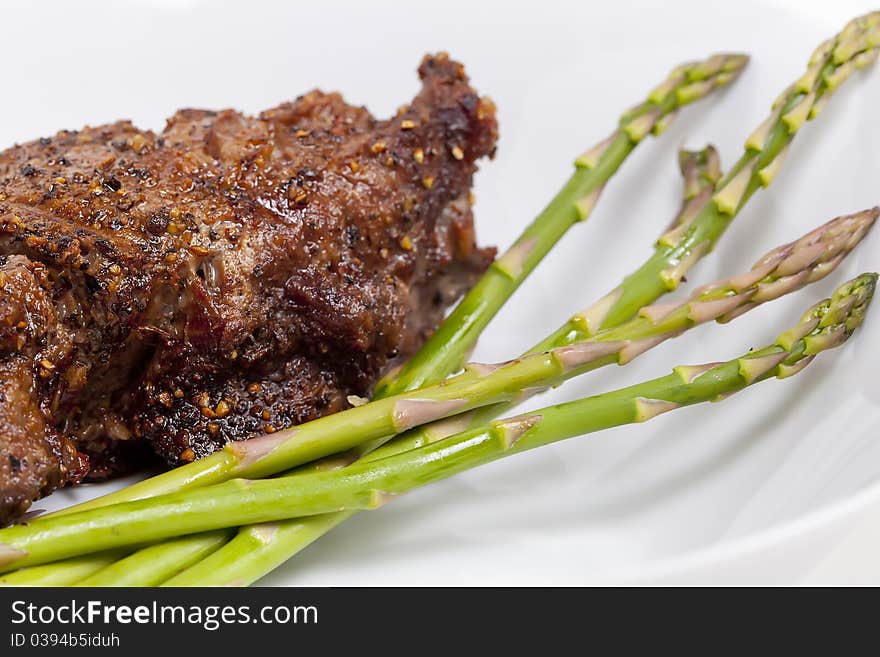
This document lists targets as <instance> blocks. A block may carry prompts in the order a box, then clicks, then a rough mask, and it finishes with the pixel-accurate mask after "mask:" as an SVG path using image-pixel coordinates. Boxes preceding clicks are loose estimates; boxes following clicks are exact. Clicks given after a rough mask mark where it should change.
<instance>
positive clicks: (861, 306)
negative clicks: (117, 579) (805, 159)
mask: <svg viewBox="0 0 880 657" xmlns="http://www.w3.org/2000/svg"><path fill="white" fill-rule="evenodd" d="M876 281H877V275H876V274H863V275H861V276H859V277H858V278H856V279H853V280H852V281H849V282H848V283H846V284H845V285H843V286H841V287H840V288H838V289H837V290H836V291H835V293H834V295H833V296H832V297H831V298H830V299H826V300H824V301H822V302H820V303H818V304H816V305H815V306H813V307H812V308H811V309H810V310H809V311H808V312H807V313H806V314H804V315H803V317H802V318H801V320H800V321H799V322H798V323H797V324H796V325H795V326H794V327H792V328H791V329H789V330H788V331H786V332H784V333H782V334H781V335H779V337H778V338H777V339H776V341H775V343H774V344H772V345H770V346H768V347H765V348H763V349H759V350H757V351H750V352H749V353H747V354H746V355H744V356H741V357H739V358H736V359H734V360H730V361H727V362H724V363H709V364H706V365H697V366H688V367H676V368H674V369H673V372H672V373H671V374H669V375H667V376H663V377H660V378H657V379H653V380H651V381H647V382H645V383H641V384H637V385H634V386H629V387H627V388H623V389H620V390H617V391H614V392H610V393H606V394H603V395H597V396H594V397H588V398H586V399H581V400H579V401H575V402H569V403H567V404H559V405H556V406H551V407H548V408H544V409H541V410H538V411H534V412H532V413H529V414H526V415H520V416H517V417H512V418H509V419H506V420H499V421H495V422H492V423H491V424H490V425H487V426H484V427H478V428H476V429H471V430H468V431H465V432H463V433H460V434H455V435H453V436H450V437H448V438H445V439H442V440H440V441H438V442H436V443H432V444H429V445H426V446H424V447H422V448H419V449H414V450H410V451H407V452H403V453H402V454H398V455H396V456H391V457H388V458H386V459H382V460H379V461H374V462H372V463H364V462H359V463H357V464H354V465H352V466H350V467H348V468H343V469H340V470H336V471H328V472H316V473H312V474H308V475H301V476H292V477H280V478H275V479H265V480H248V479H235V480H232V481H228V482H225V483H222V484H217V485H214V486H208V487H204V488H200V489H198V490H195V491H182V492H178V493H172V494H168V495H162V496H159V497H155V498H152V499H147V500H136V501H133V502H124V503H121V504H118V505H114V506H110V507H103V508H98V509H93V510H89V511H84V512H81V513H76V514H71V515H67V516H56V517H53V518H47V519H46V520H44V521H43V522H41V523H34V524H32V525H29V526H21V525H19V526H15V527H9V528H7V529H3V530H0V563H4V564H5V567H7V568H8V567H9V566H10V565H11V564H16V565H35V564H40V563H45V562H47V561H51V560H53V559H57V558H61V557H69V556H75V555H77V554H82V553H84V552H89V551H93V550H101V549H110V548H116V547H122V546H126V545H134V544H142V543H144V542H149V541H157V540H161V539H163V538H168V537H170V536H175V535H180V534H183V533H190V532H198V531H208V530H213V529H219V528H222V527H231V526H236V525H241V524H245V523H255V522H263V523H267V522H272V521H277V520H283V519H285V518H294V517H300V516H308V515H319V514H327V513H333V512H336V511H340V510H342V511H354V510H367V509H375V508H378V507H381V506H382V505H384V504H386V503H387V502H389V501H390V500H392V499H393V498H394V497H395V496H397V495H400V494H402V493H405V492H407V491H409V490H411V489H413V488H416V487H418V486H422V485H425V484H427V483H431V482H433V481H437V480H439V479H443V478H445V477H449V476H451V475H453V474H456V473H458V472H462V471H464V470H467V469H470V468H473V467H476V466H478V465H482V464H484V463H489V462H491V461H494V460H496V459H499V458H502V457H504V456H507V455H509V454H513V453H517V452H522V451H526V450H529V449H534V448H536V447H540V446H542V445H546V444H548V443H551V442H556V441H559V440H563V439H565V438H570V437H573V436H577V435H583V434H586V433H591V432H594V431H600V430H602V429H606V428H609V427H614V426H619V425H622V424H628V423H633V422H644V421H646V420H649V419H651V418H653V417H656V416H657V415H660V414H662V413H665V412H668V411H671V410H674V409H677V408H680V407H682V406H688V405H691V404H696V403H700V402H704V401H717V400H720V399H724V398H725V397H727V396H729V395H730V394H732V393H734V392H736V391H738V390H741V389H743V388H745V387H747V386H749V385H751V384H753V383H756V382H758V381H762V380H764V379H767V378H769V377H773V376H776V377H779V378H785V377H788V376H792V375H793V374H796V373H797V372H799V371H800V370H802V369H803V368H804V367H806V366H807V365H808V364H809V363H810V361H812V360H813V358H814V357H815V356H816V355H817V354H818V353H820V352H822V351H824V350H826V349H831V348H833V347H837V346H839V345H840V344H842V343H843V342H845V341H846V340H847V339H848V338H849V336H850V335H851V334H852V333H853V331H855V329H856V328H857V327H858V326H859V325H860V324H861V323H862V321H863V319H864V315H865V312H866V310H867V306H868V304H869V302H870V300H871V297H872V295H873V291H874V287H875V285H876ZM120 518H124V519H125V521H124V523H122V524H121V523H120Z"/></svg>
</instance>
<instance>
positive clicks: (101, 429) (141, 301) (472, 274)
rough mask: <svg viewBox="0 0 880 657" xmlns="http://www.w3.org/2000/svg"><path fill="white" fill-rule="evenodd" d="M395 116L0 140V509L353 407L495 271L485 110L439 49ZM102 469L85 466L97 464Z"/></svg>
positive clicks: (282, 112)
mask: <svg viewBox="0 0 880 657" xmlns="http://www.w3.org/2000/svg"><path fill="white" fill-rule="evenodd" d="M419 74H420V76H421V78H422V88H421V91H420V92H419V93H418V94H417V96H416V97H415V99H414V100H413V101H412V102H411V104H409V105H408V106H405V107H402V108H401V109H400V110H399V111H398V113H397V115H396V116H394V117H393V118H391V119H388V120H378V119H376V118H374V117H373V116H372V115H371V114H370V113H369V112H368V111H367V110H366V109H364V108H360V107H353V106H351V105H348V104H346V103H345V102H344V101H343V100H342V98H341V97H340V96H339V95H338V94H325V93H322V92H319V91H313V92H311V93H308V94H306V95H305V96H302V97H300V98H298V99H297V100H295V101H293V102H290V103H284V104H282V105H280V106H278V107H276V108H274V109H271V110H267V111H265V112H263V113H262V114H260V115H259V116H256V117H251V116H245V115H243V114H241V113H239V112H236V111H232V110H225V111H220V112H213V111H204V110H181V111H179V112H178V113H177V114H175V115H174V116H173V117H172V118H171V119H169V121H168V125H167V126H166V128H165V130H164V131H163V132H162V133H161V134H154V133H152V132H150V131H142V130H138V129H137V128H135V127H134V126H133V125H131V124H130V123H128V122H118V123H114V124H111V125H106V126H101V127H97V128H86V129H84V130H82V131H79V132H71V131H64V132H60V133H58V134H57V135H55V136H54V137H51V138H46V139H41V140H39V141H36V142H31V143H28V144H24V145H21V146H15V147H13V148H11V149H8V150H6V151H4V152H2V153H0V295H2V296H0V432H2V433H0V447H2V458H0V522H2V521H5V520H9V519H10V518H11V517H13V516H14V515H15V514H17V513H19V512H21V511H22V510H23V509H25V508H26V507H27V506H28V504H29V502H30V501H31V500H32V499H34V498H36V497H38V496H39V495H42V494H46V493H47V492H49V491H51V490H52V489H53V488H55V487H58V486H60V485H64V484H66V483H74V482H76V481H79V480H80V479H82V478H83V477H84V476H87V477H91V478H93V479H94V478H104V477H108V476H111V475H113V474H116V473H119V472H122V471H124V470H126V469H128V468H130V467H132V465H133V464H135V465H137V464H138V463H142V461H143V458H144V456H143V447H144V446H145V445H146V446H149V447H151V448H152V450H154V451H155V452H156V453H157V454H159V455H160V456H161V457H162V458H163V459H164V460H165V462H167V463H168V464H169V465H171V466H174V465H178V464H180V463H184V462H187V461H191V460H193V459H195V458H199V457H201V456H204V455H206V454H209V453H210V452H212V451H214V450H216V449H218V448H219V447H221V446H222V445H223V444H224V443H225V442H227V441H232V440H242V439H247V438H250V437H253V436H256V435H261V434H263V433H266V432H269V433H271V432H273V431H275V430H278V429H281V428H283V427H286V426H289V425H291V424H297V423H301V422H304V421H307V420H310V419H313V418H315V417H319V416H321V415H324V414H327V413H331V412H334V411H337V410H340V409H342V408H344V407H346V405H347V401H346V399H347V397H348V396H350V395H366V394H368V392H369V389H370V387H371V386H372V384H373V383H374V382H375V381H376V379H377V378H378V377H379V376H380V375H381V374H382V373H383V372H384V371H386V370H387V369H388V368H389V366H391V365H392V364H393V363H394V362H395V361H397V360H399V359H400V358H402V357H405V356H406V355H409V354H411V353H412V352H413V351H414V350H415V349H417V348H418V346H419V345H420V344H421V343H422V342H423V341H424V339H425V338H426V337H427V336H428V335H429V334H430V332H431V331H432V330H433V329H434V328H435V327H436V325H437V324H438V323H439V321H440V319H441V318H442V315H443V313H444V311H445V310H446V308H447V307H448V306H449V305H450V303H451V302H453V301H454V300H455V299H456V298H457V297H458V296H459V295H460V294H461V293H462V292H463V291H464V290H465V289H467V287H469V286H470V285H471V284H472V283H473V282H474V280H475V278H476V277H477V276H478V275H479V274H480V273H481V272H482V271H483V270H484V269H485V268H486V267H487V266H488V264H489V262H491V259H492V256H493V255H494V251H493V250H491V249H482V248H478V247H477V246H476V242H475V237H474V229H473V217H472V214H471V201H470V187H471V183H472V177H473V174H474V172H475V170H476V165H475V162H476V160H478V159H479V158H481V157H484V156H487V155H491V154H492V153H493V151H494V148H495V141H496V138H497V124H496V120H495V114H494V107H493V105H492V104H491V102H490V101H488V100H486V99H484V98H480V97H479V96H478V95H477V94H476V92H475V91H474V90H473V89H472V88H471V87H470V86H469V83H468V79H467V77H466V76H465V74H464V70H463V68H462V66H461V65H460V64H458V63H456V62H454V61H452V60H451V59H449V58H448V57H447V56H446V55H437V56H433V57H426V58H425V59H424V61H423V62H422V64H421V67H420V68H419ZM87 470H88V474H87V473H86V471H87Z"/></svg>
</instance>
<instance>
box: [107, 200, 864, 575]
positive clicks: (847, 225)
mask: <svg viewBox="0 0 880 657" xmlns="http://www.w3.org/2000/svg"><path fill="white" fill-rule="evenodd" d="M878 215H880V209H878V208H872V209H869V210H864V211H862V212H859V213H856V214H853V215H846V216H842V217H838V218H836V219H833V220H831V221H829V222H827V223H826V224H824V225H822V226H820V227H818V228H816V229H815V230H812V231H810V232H809V233H807V234H806V235H804V236H803V237H801V238H800V239H798V240H795V241H794V242H791V243H789V244H784V245H782V246H780V247H777V248H775V249H773V250H772V251H770V252H769V253H767V254H766V255H765V256H763V257H762V258H761V259H760V260H758V262H756V263H755V265H754V266H753V267H752V269H751V270H749V271H748V272H746V273H744V274H740V275H738V276H733V277H730V278H725V279H722V280H720V281H717V282H715V283H711V284H709V285H704V286H703V287H701V288H699V289H697V290H696V291H695V292H694V293H693V294H692V295H691V296H690V297H689V298H687V299H685V300H684V301H679V302H673V303H670V304H663V305H655V306H646V307H645V308H643V309H642V311H641V312H640V313H639V315H638V316H636V317H634V318H633V319H631V320H630V321H628V322H625V323H623V324H622V325H621V326H619V327H617V328H614V329H605V330H603V331H600V332H599V333H597V334H596V335H594V336H593V337H592V338H582V339H581V341H580V342H574V343H573V345H574V346H575V347H576V348H578V349H581V350H583V351H585V353H586V354H587V355H586V357H585V358H586V361H585V362H584V363H583V364H582V365H581V369H583V370H584V371H586V370H587V369H593V368H594V367H599V366H601V365H606V364H610V363H615V362H616V363H621V364H624V363H626V362H629V360H631V359H632V358H634V357H635V356H637V355H639V354H640V353H642V352H643V351H645V350H646V349H650V348H652V347H654V346H656V345H658V344H660V343H661V342H663V341H664V340H666V339H668V338H670V337H674V336H677V335H679V334H680V333H682V332H683V331H685V330H687V329H688V328H691V327H693V326H697V325H699V324H702V323H705V322H707V321H710V320H713V319H714V320H717V321H721V322H724V321H729V320H730V319H732V318H733V317H736V316H739V315H741V314H743V313H745V312H748V311H749V310H751V309H752V308H755V307H756V306H758V305H759V304H761V303H764V302H766V301H770V300H772V299H775V298H777V297H779V296H782V295H783V294H787V293H789V292H792V291H795V290H797V289H799V288H801V287H803V286H804V285H807V284H809V283H812V282H814V281H817V280H820V279H821V278H824V277H825V276H827V275H828V274H829V273H831V272H832V271H833V270H834V269H835V268H836V267H837V266H838V265H839V264H840V262H842V260H843V259H844V258H845V257H846V255H847V254H848V253H849V252H850V251H851V250H852V249H853V248H855V246H856V245H857V244H858V243H859V242H860V241H861V240H862V238H864V236H865V235H866V234H867V232H868V231H869V230H870V228H871V227H872V226H873V224H874V222H875V221H876V219H877V217H878ZM578 345H580V346H579V347H578ZM568 348H569V347H567V346H566V345H562V346H560V347H557V348H556V349H557V353H565V349H568ZM537 355H541V354H537ZM537 355H533V357H534V356H537ZM591 359H592V360H591ZM587 361H589V362H587ZM486 367H487V366H480V365H473V366H471V367H470V368H469V369H468V375H466V376H470V377H471V378H472V379H473V378H474V377H479V374H478V372H479V371H480V368H486ZM488 369H489V370H491V369H492V366H489V368H488ZM501 369H504V368H503V367H502V368H501ZM453 380H454V379H453ZM499 406H505V405H503V404H501V405H499ZM505 407H506V406H505ZM482 410H485V409H480V410H478V411H477V414H479V413H480V412H481V411H482ZM489 410H490V412H491V411H494V410H497V407H491V408H489ZM489 419H491V417H490V418H487V419H486V421H488V420H489ZM468 423H470V425H471V426H479V425H474V418H473V417H468V416H467V415H465V416H463V417H458V418H451V420H450V421H448V425H447V426H445V427H442V428H441V429H442V430H441V431H438V430H434V431H427V432H415V431H412V432H407V433H404V434H403V435H401V436H398V438H397V439H396V440H395V441H393V442H391V443H388V444H386V445H385V446H383V447H380V448H379V449H378V450H376V451H375V452H373V454H370V455H368V456H366V459H367V461H366V462H372V461H374V460H378V459H381V458H385V457H388V456H390V455H394V454H397V453H400V452H402V451H406V450H409V449H413V448H415V447H419V446H422V445H425V444H428V443H430V442H432V441H436V440H438V439H439V438H442V437H444V436H446V435H449V434H450V433H455V432H456V431H455V428H458V430H462V429H464V428H466V427H467V426H468ZM450 427H451V428H450ZM352 460H354V459H351V458H349V457H343V458H342V463H343V464H348V463H350V462H351V461H352ZM337 465H338V463H337ZM331 467H332V466H331ZM325 469H326V468H325ZM293 476H297V475H296V474H294V475H293ZM349 515H350V513H341V514H338V515H336V516H334V515H333V514H330V515H328V516H326V517H324V516H322V517H320V518H317V519H315V520H312V519H308V518H307V519H296V520H293V521H285V522H281V523H277V524H276V525H275V526H273V528H272V530H271V531H268V532H267V531H266V529H265V527H262V526H256V527H246V528H242V529H241V530H240V532H239V534H238V535H237V536H236V538H235V539H233V540H232V542H231V543H230V544H229V545H227V546H224V547H222V548H219V549H220V551H221V552H222V553H223V555H218V557H217V559H223V560H224V563H226V564H230V563H231V560H229V559H227V558H225V556H224V555H226V554H228V553H231V552H234V553H236V554H239V555H245V554H249V553H251V552H253V554H250V556H249V559H248V560H246V561H244V562H242V565H243V566H247V564H249V563H253V564H255V565H254V566H252V567H250V569H249V570H250V572H249V575H248V577H245V576H244V575H241V576H238V577H229V578H228V579H230V580H237V581H241V582H242V583H243V584H244V583H250V581H253V580H252V579H249V578H250V577H251V576H254V575H256V574H257V572H258V570H257V569H258V567H259V566H262V567H264V568H266V567H273V568H274V567H275V566H277V565H278V564H279V563H281V562H283V561H284V560H285V558H289V557H291V556H293V554H295V553H296V552H298V551H299V550H301V549H303V548H304V547H306V546H307V545H309V544H310V543H311V542H313V541H314V540H316V539H317V538H319V537H320V536H321V535H322V534H323V533H324V532H326V531H329V530H330V529H332V528H333V527H335V526H336V525H337V524H339V522H341V521H342V520H344V519H345V518H346V517H348V516H349ZM193 540H197V539H194V538H192V537H186V538H184V539H177V540H173V541H169V542H167V543H166V544H164V545H162V546H152V547H149V548H145V549H144V550H142V551H141V552H145V553H147V555H149V556H147V555H141V554H140V553H136V554H135V555H133V557H132V559H131V561H130V562H128V563H127V564H126V565H125V567H117V566H116V565H114V566H110V567H108V568H107V569H106V570H107V571H108V572H107V573H106V576H104V574H103V573H99V574H98V576H96V578H92V579H94V580H95V581H96V582H98V583H100V584H102V585H107V584H110V583H112V582H113V581H114V580H113V578H114V577H115V576H116V575H115V574H116V573H122V572H124V573H125V577H124V579H122V580H120V583H125V584H127V585H135V584H138V583H143V584H144V585H149V584H153V583H156V577H157V574H156V572H157V571H164V570H165V569H166V568H169V567H170V564H173V563H175V560H176V558H177V557H176V556H175V555H179V557H180V559H181V560H189V558H190V554H191V552H192V549H191V547H190V544H191V541H193ZM211 544H212V545H213V541H211ZM285 555H286V556H285ZM212 561H213V560H209V561H208V562H207V563H208V564H210V563H212ZM153 564H155V568H154V567H153ZM207 567H208V568H210V566H207ZM195 570H196V572H198V571H201V570H202V568H201V567H195ZM265 572H267V571H263V572H262V573H260V574H265ZM182 577H184V578H189V574H185V575H183V576H182ZM178 579H180V578H178Z"/></svg>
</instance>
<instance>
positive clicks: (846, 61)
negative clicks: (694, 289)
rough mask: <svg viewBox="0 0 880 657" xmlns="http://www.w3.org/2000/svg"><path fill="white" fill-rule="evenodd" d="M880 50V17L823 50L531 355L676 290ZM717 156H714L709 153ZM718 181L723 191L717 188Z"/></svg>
mask: <svg viewBox="0 0 880 657" xmlns="http://www.w3.org/2000/svg"><path fill="white" fill-rule="evenodd" d="M878 45H880V12H872V13H870V14H866V15H865V16H861V17H858V18H855V19H853V20H852V21H850V22H849V23H848V24H847V25H846V26H845V27H844V29H843V30H842V31H841V32H840V33H839V34H838V35H836V36H835V37H833V38H832V39H829V40H827V41H825V42H824V43H823V44H822V45H820V46H819V47H818V48H817V49H816V51H815V52H814V53H813V55H812V56H811V57H810V61H809V64H808V68H807V71H806V73H804V74H803V75H802V76H801V77H800V78H799V79H798V80H797V81H795V82H794V83H792V84H791V85H789V86H788V87H787V88H786V89H785V91H784V92H783V93H782V94H781V95H780V97H779V98H778V99H777V100H776V101H775V102H774V104H773V108H772V111H771V114H770V116H768V117H767V118H766V119H765V120H764V121H763V122H762V123H761V125H759V126H758V128H756V129H755V131H754V132H753V133H752V134H751V135H750V136H749V137H748V139H747V140H746V143H745V152H744V153H743V155H742V157H741V158H740V159H739V161H738V162H737V163H736V164H735V165H734V167H733V168H732V169H731V170H730V171H729V172H728V173H727V174H726V175H725V176H724V177H723V178H722V179H721V180H720V181H716V180H712V183H713V185H714V188H712V189H711V191H710V189H709V188H707V187H703V188H702V189H700V187H699V184H698V181H699V178H698V177H697V176H696V175H695V174H694V173H692V174H691V175H690V177H688V176H687V174H686V181H692V182H690V183H689V185H688V186H689V187H690V188H691V189H692V190H693V192H692V193H693V195H692V197H691V198H690V200H689V203H688V204H687V205H686V206H685V207H684V208H683V210H682V213H681V216H680V218H679V220H677V221H675V222H673V224H672V225H671V226H670V227H669V228H668V230H667V231H666V232H665V233H664V234H663V235H662V236H661V237H660V239H659V240H658V241H657V243H656V245H655V248H654V253H653V254H652V255H651V257H650V258H648V260H647V261H646V262H645V263H644V264H643V265H642V266H641V267H639V268H638V269H637V270H636V271H635V272H633V273H631V274H630V275H629V276H627V277H626V278H625V279H624V280H623V282H622V283H621V284H620V285H619V286H618V287H617V288H615V289H614V290H613V291H612V292H610V293H609V294H607V295H605V296H604V297H602V298H601V299H600V300H599V301H597V302H596V303H595V304H593V305H592V306H590V307H589V308H587V309H585V310H583V311H581V312H580V313H578V314H576V315H574V316H573V317H572V318H571V319H570V320H569V321H568V322H566V323H565V324H563V325H562V326H561V327H560V328H559V329H558V330H557V331H556V332H555V333H553V334H551V335H550V336H548V337H547V338H546V339H545V340H543V341H542V342H540V343H539V344H537V345H535V347H533V349H532V350H530V352H528V353H535V352H540V351H544V350H547V349H551V348H553V347H556V346H560V345H561V344H566V343H569V342H571V341H573V340H576V339H582V338H584V337H589V336H590V335H593V334H594V333H595V332H597V331H600V330H602V329H607V328H610V327H614V326H618V325H620V324H621V323H623V322H625V321H627V320H629V319H630V318H631V317H633V315H635V314H636V313H637V312H638V311H639V309H641V308H642V307H644V306H646V305H649V304H652V303H654V302H655V301H656V300H657V299H658V298H659V297H661V296H662V295H663V294H665V293H667V292H669V291H671V290H674V289H675V288H676V287H677V286H678V284H679V283H680V282H681V280H682V279H683V278H684V276H685V274H687V272H688V271H690V269H691V268H692V267H693V266H694V265H695V264H696V263H697V262H699V260H701V259H702V258H703V257H704V256H705V255H707V254H708V253H709V252H711V251H712V249H713V248H714V247H715V244H716V243H717V241H718V239H720V237H721V236H722V235H723V234H724V232H725V231H726V230H727V227H728V226H729V225H730V223H731V222H732V220H733V219H734V218H735V217H736V216H737V214H738V213H739V212H740V210H741V209H742V208H743V207H744V206H745V204H746V203H747V202H748V200H749V199H750V198H751V197H752V195H753V194H754V193H755V192H756V191H757V190H758V189H760V188H761V187H767V186H769V185H770V183H771V182H772V180H773V178H774V177H775V176H776V174H777V173H778V171H779V169H780V168H781V166H782V163H783V162H784V159H785V155H786V153H787V151H788V147H789V144H790V143H791V141H792V140H793V139H794V136H795V135H796V134H797V132H798V131H799V130H800V128H801V127H803V124H804V123H805V122H806V121H808V120H812V119H813V118H815V117H816V116H818V114H819V113H820V112H821V110H822V108H823V107H824V106H825V104H826V103H827V102H828V99H829V98H830V96H831V94H832V93H833V92H834V91H835V90H836V89H837V88H838V87H839V86H840V85H841V84H842V83H843V82H844V81H845V80H846V79H847V78H848V77H849V76H850V75H851V74H852V73H853V71H855V70H856V69H858V68H864V67H866V66H868V65H870V64H871V63H873V62H874V60H876V58H877V55H878ZM709 155H711V154H709ZM716 182H717V184H716ZM507 408H509V405H504V404H499V405H498V406H497V407H485V408H483V409H480V410H478V411H477V412H476V413H475V414H474V418H473V421H472V424H479V423H482V422H486V421H488V420H489V419H490V418H492V417H497V416H498V415H500V414H501V413H503V412H504V411H505V410H506V409H507ZM448 426H449V423H446V425H444V424H442V423H437V424H435V425H434V426H427V427H423V428H420V429H415V430H413V432H410V434H419V433H425V432H432V431H433V432H441V433H442V432H443V431H448V428H445V427H448ZM425 439H426V437H425V436H418V435H406V436H404V437H401V438H398V440H404V441H410V442H412V441H416V442H418V441H419V440H425ZM377 444H381V443H367V444H364V445H362V446H359V447H356V448H354V450H353V453H354V455H355V456H356V455H357V454H359V453H365V452H367V451H370V450H372V449H373V448H375V447H376V446H377Z"/></svg>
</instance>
